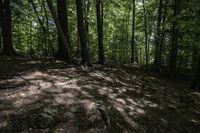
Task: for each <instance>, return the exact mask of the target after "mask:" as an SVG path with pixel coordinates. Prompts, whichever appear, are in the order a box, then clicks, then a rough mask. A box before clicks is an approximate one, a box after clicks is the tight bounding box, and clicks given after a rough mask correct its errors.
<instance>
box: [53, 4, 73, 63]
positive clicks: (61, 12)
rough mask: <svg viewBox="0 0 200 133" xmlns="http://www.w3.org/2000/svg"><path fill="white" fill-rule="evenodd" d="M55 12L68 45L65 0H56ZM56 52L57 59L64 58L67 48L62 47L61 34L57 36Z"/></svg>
mask: <svg viewBox="0 0 200 133" xmlns="http://www.w3.org/2000/svg"><path fill="white" fill-rule="evenodd" d="M57 12H58V19H59V21H60V24H61V27H62V30H63V32H64V35H65V38H66V39H67V42H68V46H69V47H70V38H69V29H68V13H67V0H57ZM58 40H59V41H58V52H57V55H56V57H57V58H58V59H65V58H66V55H67V54H66V53H67V50H66V49H65V48H64V45H66V44H64V43H63V42H62V40H61V36H60V35H59V36H58Z"/></svg>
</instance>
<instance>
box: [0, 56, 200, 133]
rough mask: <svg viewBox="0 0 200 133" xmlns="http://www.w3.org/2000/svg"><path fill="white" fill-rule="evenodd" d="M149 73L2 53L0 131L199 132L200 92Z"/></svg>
mask: <svg viewBox="0 0 200 133" xmlns="http://www.w3.org/2000/svg"><path fill="white" fill-rule="evenodd" d="M145 75H146V74H144V73H142V72H141V71H140V70H138V69H136V68H134V67H131V68H129V69H122V68H120V67H118V68H117V67H115V68H114V67H102V66H94V67H92V68H85V67H80V66H67V65H65V63H63V62H58V61H56V62H54V61H51V60H44V61H39V60H33V59H24V58H5V57H4V58H0V132H55V133H57V132H63V133H78V132H80V133H81V132H83V133H98V132H111V133H126V132H128V133H133V132H137V133H144V132H145V133H146V132H147V133H167V132H168V133H185V132H187V133H198V132H200V94H199V93H195V92H190V91H188V90H187V89H185V88H177V87H176V88H172V87H171V85H168V83H166V82H165V81H164V80H160V79H157V78H156V77H151V76H147V75H146V76H145Z"/></svg>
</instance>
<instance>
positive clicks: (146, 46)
mask: <svg viewBox="0 0 200 133" xmlns="http://www.w3.org/2000/svg"><path fill="white" fill-rule="evenodd" d="M142 2H143V13H144V32H145V62H146V71H148V66H149V59H148V31H147V16H146V15H147V13H146V5H145V0H143V1H142Z"/></svg>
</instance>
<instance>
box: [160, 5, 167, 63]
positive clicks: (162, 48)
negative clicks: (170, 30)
mask: <svg viewBox="0 0 200 133" xmlns="http://www.w3.org/2000/svg"><path fill="white" fill-rule="evenodd" d="M167 5H168V2H167V1H165V7H164V15H163V20H162V24H165V21H166V16H167V9H168V8H167ZM165 36H166V33H165V30H164V28H162V29H161V40H160V49H159V56H158V64H160V65H162V64H163V62H162V61H163V51H164V43H165Z"/></svg>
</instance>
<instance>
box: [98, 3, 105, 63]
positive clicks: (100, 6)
mask: <svg viewBox="0 0 200 133" xmlns="http://www.w3.org/2000/svg"><path fill="white" fill-rule="evenodd" d="M96 16H97V31H98V48H99V53H98V63H100V64H102V65H103V64H104V63H105V56H104V47H103V3H102V1H101V0H96Z"/></svg>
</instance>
